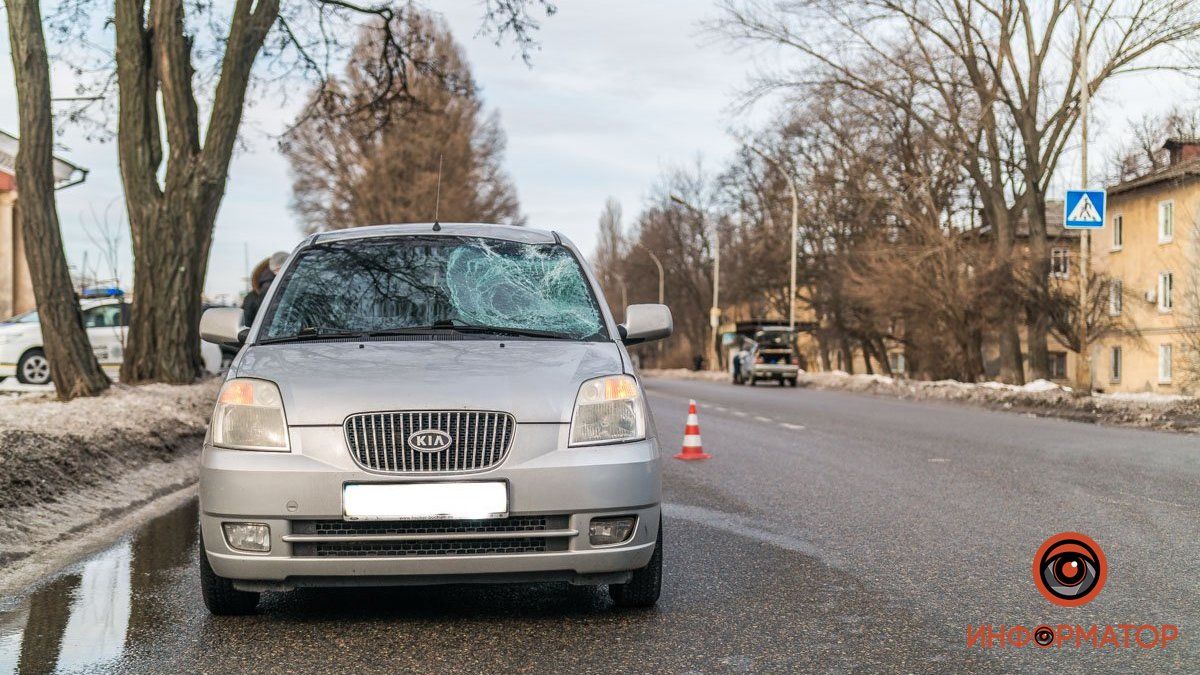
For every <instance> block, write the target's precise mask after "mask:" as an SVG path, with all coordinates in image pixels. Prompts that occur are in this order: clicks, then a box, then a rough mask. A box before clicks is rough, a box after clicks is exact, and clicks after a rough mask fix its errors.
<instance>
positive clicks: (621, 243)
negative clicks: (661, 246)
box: [593, 197, 625, 316]
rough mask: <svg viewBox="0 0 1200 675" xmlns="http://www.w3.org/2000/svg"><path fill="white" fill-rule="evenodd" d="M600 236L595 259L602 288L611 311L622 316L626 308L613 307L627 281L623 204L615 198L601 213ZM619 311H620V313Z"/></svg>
mask: <svg viewBox="0 0 1200 675" xmlns="http://www.w3.org/2000/svg"><path fill="white" fill-rule="evenodd" d="M599 228H600V234H599V236H598V237H597V240H596V252H595V254H594V257H593V262H594V263H595V266H596V270H597V271H598V272H599V277H600V287H601V288H602V289H604V295H605V297H607V298H609V305H610V309H612V310H613V314H614V316H620V313H621V312H624V311H625V308H624V307H611V305H612V301H613V300H614V299H616V298H618V297H620V296H619V295H617V292H618V289H619V287H620V285H621V284H624V283H625V280H624V279H622V278H621V275H622V274H624V269H623V258H624V257H625V250H624V249H625V236H624V235H625V232H624V229H623V225H622V223H621V202H619V201H617V199H616V198H615V197H609V198H608V199H606V200H605V201H604V210H602V211H601V212H600V223H599ZM618 310H619V311H618Z"/></svg>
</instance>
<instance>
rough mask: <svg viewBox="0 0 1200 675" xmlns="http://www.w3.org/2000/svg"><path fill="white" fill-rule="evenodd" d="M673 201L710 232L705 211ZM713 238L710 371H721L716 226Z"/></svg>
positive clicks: (673, 196)
mask: <svg viewBox="0 0 1200 675" xmlns="http://www.w3.org/2000/svg"><path fill="white" fill-rule="evenodd" d="M671 201H673V202H675V203H676V204H679V205H680V206H682V207H684V208H686V209H690V210H692V211H693V212H695V213H696V215H698V216H699V217H700V229H702V230H708V218H706V217H705V215H704V211H701V210H700V209H698V208H696V207H695V206H693V205H692V204H689V203H688V202H686V201H684V200H683V199H681V198H680V197H679V196H677V195H671ZM712 237H713V293H712V307H711V308H710V309H709V318H708V320H709V323H710V324H711V325H712V336H711V338H710V339H709V341H708V357H709V358H708V369H709V370H714V371H715V370H720V367H721V366H720V364H719V363H718V359H717V354H718V352H717V327H718V326H719V325H720V323H721V304H720V301H721V235H720V233H719V232H718V231H717V228H716V226H715V225H714V227H713V228H712Z"/></svg>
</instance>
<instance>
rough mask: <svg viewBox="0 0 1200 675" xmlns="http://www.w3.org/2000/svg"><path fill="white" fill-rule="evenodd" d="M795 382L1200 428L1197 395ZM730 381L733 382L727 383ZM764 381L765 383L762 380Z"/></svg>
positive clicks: (874, 378)
mask: <svg viewBox="0 0 1200 675" xmlns="http://www.w3.org/2000/svg"><path fill="white" fill-rule="evenodd" d="M642 375H644V376H647V377H671V378H676V379H694V380H707V381H716V382H728V381H729V376H728V375H727V374H725V373H711V372H696V371H690V370H684V369H673V370H645V371H642ZM798 385H799V386H801V387H808V388H812V389H828V390H839V391H853V392H859V393H864V394H873V395H877V396H888V397H892V398H900V399H907V400H917V401H949V402H954V403H965V404H968V405H975V406H980V407H985V408H990V409H993V410H1004V411H1009V412H1017V413H1023V414H1032V415H1038V416H1045V417H1060V418H1063V419H1070V420H1075V421H1078V422H1090V423H1094V424H1109V425H1116V426H1129V427H1139V428H1144V429H1158V430H1164V431H1181V432H1192V433H1195V432H1197V431H1200V399H1198V398H1196V397H1191V396H1163V395H1154V394H1107V395H1106V394H1096V395H1092V396H1081V395H1078V394H1076V393H1074V392H1073V391H1071V390H1070V389H1069V388H1066V387H1061V386H1059V385H1056V384H1054V383H1051V382H1047V381H1045V380H1038V381H1036V382H1032V383H1030V384H1028V385H1025V386H1024V387H1016V386H1011V385H1004V384H1000V383H998V382H982V383H967V382H957V381H954V380H942V381H938V382H927V381H920V380H906V379H901V378H891V377H885V376H881V375H849V374H847V373H842V372H837V371H835V372H829V373H801V375H800V378H799V380H798ZM730 386H733V385H730ZM768 386H770V385H768Z"/></svg>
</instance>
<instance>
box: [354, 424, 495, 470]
mask: <svg viewBox="0 0 1200 675" xmlns="http://www.w3.org/2000/svg"><path fill="white" fill-rule="evenodd" d="M344 426H345V430H346V442H347V444H348V445H349V446H350V454H351V455H353V456H354V459H355V461H357V462H358V463H359V464H360V465H362V466H364V467H366V468H368V469H374V470H376V471H387V472H391V473H455V472H462V471H478V470H480V469H486V468H488V467H492V466H495V465H497V464H499V463H500V462H501V461H503V460H504V457H505V455H507V454H508V449H509V447H510V446H511V445H512V438H513V432H514V431H516V426H517V425H516V421H515V420H514V419H513V416H512V415H509V414H507V413H501V412H461V411H406V412H384V413H362V414H359V415H351V416H350V417H348V418H346V423H345V425H344ZM431 430H432V431H440V432H443V433H446V434H448V435H449V436H450V445H449V447H447V448H445V449H444V450H439V451H436V452H428V451H422V450H417V449H416V448H413V447H411V446H410V444H409V442H408V439H409V436H411V435H412V434H413V433H414V432H417V431H431Z"/></svg>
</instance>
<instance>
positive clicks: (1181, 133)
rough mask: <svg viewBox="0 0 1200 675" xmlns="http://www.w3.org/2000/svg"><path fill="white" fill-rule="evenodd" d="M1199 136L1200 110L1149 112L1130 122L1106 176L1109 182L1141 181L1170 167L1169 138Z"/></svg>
mask: <svg viewBox="0 0 1200 675" xmlns="http://www.w3.org/2000/svg"><path fill="white" fill-rule="evenodd" d="M1198 137H1200V111H1196V110H1194V109H1192V108H1190V107H1181V106H1177V107H1174V108H1171V109H1170V110H1167V111H1165V112H1156V113H1148V114H1146V115H1143V116H1142V117H1140V118H1138V119H1136V120H1131V121H1130V122H1129V127H1128V133H1127V134H1126V136H1125V138H1126V140H1124V141H1123V142H1121V143H1119V144H1117V146H1116V148H1115V149H1114V151H1113V153H1112V155H1111V156H1110V157H1109V160H1108V166H1107V167H1106V170H1105V173H1106V175H1107V181H1108V182H1110V183H1120V182H1123V181H1127V180H1131V179H1133V178H1138V177H1139V176H1143V175H1146V174H1148V173H1153V172H1155V171H1159V170H1161V169H1164V168H1166V167H1167V165H1168V164H1169V162H1170V157H1169V153H1168V151H1167V150H1166V149H1165V148H1164V147H1163V145H1164V142H1165V141H1166V140H1167V139H1168V138H1188V139H1194V138H1198Z"/></svg>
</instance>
